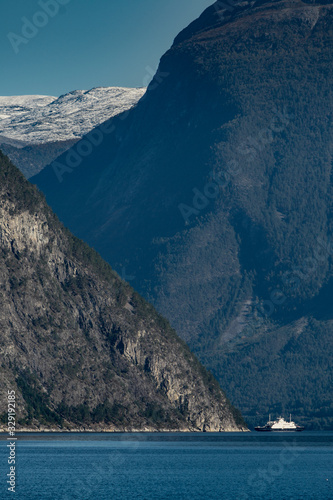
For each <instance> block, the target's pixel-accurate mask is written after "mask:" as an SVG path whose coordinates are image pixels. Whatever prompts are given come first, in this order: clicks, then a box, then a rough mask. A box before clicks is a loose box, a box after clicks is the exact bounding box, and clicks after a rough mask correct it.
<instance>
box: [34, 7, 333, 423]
mask: <svg viewBox="0 0 333 500" xmlns="http://www.w3.org/2000/svg"><path fill="white" fill-rule="evenodd" d="M237 5H238V4H237ZM229 6H230V5H229ZM220 7H221V3H219V2H217V3H216V4H215V5H214V6H212V7H211V8H209V9H208V10H206V11H205V13H204V14H203V16H201V18H199V20H197V21H195V24H192V25H191V26H190V28H188V29H186V30H185V31H183V32H182V33H183V34H182V35H181V36H180V37H178V38H177V37H176V39H175V43H174V45H173V46H172V47H171V49H170V50H169V51H168V52H167V53H166V54H165V55H164V56H163V57H162V58H161V62H160V67H159V70H158V75H157V76H156V78H155V79H154V80H153V82H152V84H151V86H150V87H148V90H147V94H146V96H145V98H144V99H142V100H141V101H140V103H139V104H138V106H137V107H136V108H135V109H134V110H132V111H130V112H129V113H128V114H127V115H126V119H125V118H124V119H123V120H120V118H119V117H118V118H115V119H113V120H111V121H110V122H108V124H107V126H108V127H109V128H110V129H113V132H112V134H111V135H110V138H109V139H106V140H104V142H103V144H101V145H100V146H99V147H97V148H95V149H94V151H92V153H91V154H90V155H89V156H88V157H87V158H86V159H84V160H83V161H82V162H81V164H80V166H78V168H77V169H72V171H71V172H68V174H65V175H64V178H63V182H62V183H61V184H59V183H56V182H55V175H54V171H53V168H52V166H49V167H48V168H47V169H46V170H45V171H44V172H43V173H42V174H41V175H40V176H38V178H35V179H33V182H36V184H37V185H38V186H39V188H40V189H41V190H42V191H44V192H45V193H46V196H47V199H48V201H49V203H50V204H51V205H52V206H53V207H54V209H55V210H56V212H57V213H58V215H59V216H60V218H61V219H62V220H64V221H65V223H66V224H67V225H69V227H70V228H71V230H73V231H74V232H75V233H76V234H77V235H79V236H80V237H82V238H83V239H85V240H87V241H88V242H89V243H90V244H91V245H92V246H94V247H95V248H97V249H98V251H99V252H100V253H101V254H102V255H103V257H104V258H106V259H107V260H108V261H109V262H111V263H112V265H113V266H114V267H115V268H116V269H118V270H120V269H121V268H123V267H126V271H127V272H128V273H129V274H130V275H132V276H133V280H132V281H131V283H132V284H133V286H134V287H135V288H137V289H138V290H139V291H140V292H141V293H142V294H143V295H144V296H145V297H146V298H148V299H149V300H150V301H152V302H153V303H154V305H155V306H156V307H157V309H158V310H159V311H161V312H163V314H164V315H165V316H167V317H168V318H169V320H170V321H171V322H172V324H173V326H175V327H176V328H177V331H178V332H179V333H180V335H181V336H182V338H184V339H185V340H186V341H187V342H188V344H189V345H190V346H191V348H192V349H193V350H194V352H196V353H197V354H198V356H199V357H200V359H201V360H202V361H204V363H205V364H206V366H209V367H210V368H211V369H212V370H213V371H214V374H215V375H216V376H217V377H218V379H219V380H220V381H221V383H222V384H223V386H224V387H227V388H228V391H230V394H231V396H232V400H233V402H234V403H237V405H239V406H240V407H241V409H242V410H243V412H244V414H245V415H246V416H247V418H250V419H252V420H254V419H255V418H256V414H257V413H256V412H258V411H259V412H260V413H263V414H264V413H267V412H268V410H269V408H267V407H269V406H270V405H271V406H272V405H280V406H279V408H280V411H281V412H284V411H287V412H288V413H289V411H291V412H292V413H296V414H299V415H300V418H301V419H303V423H306V424H307V425H311V421H312V422H314V421H315V420H316V419H317V416H318V415H317V412H316V405H317V404H318V401H321V403H322V404H321V406H322V407H323V408H326V409H325V412H324V413H325V414H324V413H323V414H322V415H319V416H318V420H316V425H318V426H319V427H320V426H321V425H322V426H324V427H325V428H327V426H332V425H333V408H332V404H327V400H328V399H329V397H328V394H329V390H330V389H329V379H327V377H325V374H324V373H322V372H321V374H320V376H319V379H318V383H317V384H316V381H315V380H314V379H313V377H312V376H311V375H310V374H311V370H312V368H311V359H310V358H308V357H307V356H305V357H304V352H303V345H306V346H307V348H308V349H310V350H311V352H312V354H313V360H312V363H313V364H315V365H316V363H317V362H318V359H321V358H322V359H323V360H324V362H323V363H324V365H325V366H326V367H327V373H329V374H331V373H332V364H331V362H330V360H329V358H328V356H329V354H328V353H327V352H326V351H325V349H324V348H323V344H322V342H319V341H318V342H315V335H316V331H317V332H322V333H321V335H322V336H323V338H324V337H325V338H327V337H326V335H329V333H327V332H330V331H331V328H332V324H331V313H330V305H329V304H330V302H329V297H330V290H331V286H332V255H331V253H330V252H328V251H326V252H325V251H324V253H323V252H322V250H320V248H328V247H329V241H330V235H331V234H332V183H331V169H332V146H333V145H332V139H331V138H332V133H331V131H332V115H331V111H330V110H331V108H332V86H331V82H332V65H331V53H332V48H333V43H332V39H333V32H332V26H333V18H332V4H324V3H320V2H316V3H304V2H301V1H300V0H297V1H295V2H290V1H279V2H257V3H253V4H252V3H251V4H246V6H245V7H244V8H243V7H242V8H240V7H239V9H237V8H233V7H234V6H233V5H231V6H230V9H227V11H228V14H230V16H228V17H227V16H226V15H224V14H223V12H224V11H223V9H224V10H225V8H226V7H225V6H223V5H222V14H223V16H220V15H219V12H220V11H221V8H220ZM212 23H213V24H212ZM193 26H196V30H197V31H196V32H195V33H193ZM212 26H213V27H212ZM205 28H207V29H206V30H205ZM161 75H164V76H165V77H164V78H161ZM166 75H167V76H166ZM74 151H75V149H74ZM58 162H59V163H63V164H64V165H66V157H65V156H63V157H60V158H59V159H58ZM111 241H112V243H111ZM319 241H321V242H322V244H321V246H320V244H319ZM318 245H319V246H318ZM318 248H319V249H318ZM316 256H317V257H316ZM318 256H319V257H318ZM300 324H303V325H305V326H304V327H302V329H301V331H302V335H298V329H299V325H300ZM278 331H283V332H284V335H283V338H284V339H285V344H284V345H281V344H279V343H278V342H277V341H276V337H275V332H278ZM318 335H319V333H318ZM302 339H303V342H304V344H302ZM266 342H268V349H267V348H266ZM270 342H271V345H270ZM256 343H257V344H258V347H256ZM269 347H271V350H270V349H269ZM256 350H257V352H259V351H260V352H265V357H264V362H265V363H266V367H267V368H266V369H267V370H268V371H269V375H270V378H271V379H272V380H273V379H274V374H275V378H276V380H277V381H278V382H277V384H276V385H275V386H274V385H273V386H270V387H269V388H267V387H266V385H265V378H264V377H263V375H262V374H261V376H260V377H258V372H257V366H256V362H255V357H253V356H250V355H249V352H251V351H256ZM293 355H295V356H296V359H297V363H295V366H297V374H296V373H295V374H294V375H295V380H297V384H296V386H295V384H294V383H293V381H292V380H291V379H289V380H288V370H289V364H288V363H289V361H288V360H289V358H290V357H291V356H293ZM302 356H303V359H304V362H303V363H302ZM277 359H279V362H276V360H277ZM249 360H250V361H249ZM264 371H265V370H263V373H264ZM253 373H257V377H256V378H254V377H253V376H252V375H251V374H253ZM278 374H282V375H281V376H278ZM296 375H297V377H296ZM244 380H251V382H252V383H251V384H246V387H247V394H246V396H245V395H244V394H243V393H242V394H241V393H240V392H239V390H238V388H239V387H242V385H243V383H244ZM256 384H257V386H258V387H256ZM305 387H306V389H305ZM295 390H296V391H297V392H298V397H297V398H296V397H295ZM259 393H260V394H261V396H260V397H259ZM263 394H264V395H265V398H263V396H262V395H263ZM233 397H235V399H233ZM245 400H246V401H245ZM297 401H300V403H297ZM296 403H297V405H299V406H297V405H296ZM295 405H296V406H295ZM315 415H317V416H316V417H315ZM311 419H312V420H311Z"/></svg>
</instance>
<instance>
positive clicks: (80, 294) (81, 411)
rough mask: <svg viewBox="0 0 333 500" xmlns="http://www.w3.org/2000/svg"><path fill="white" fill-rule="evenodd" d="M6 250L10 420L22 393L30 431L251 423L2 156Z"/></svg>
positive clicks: (5, 360)
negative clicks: (12, 392)
mask: <svg viewBox="0 0 333 500" xmlns="http://www.w3.org/2000/svg"><path fill="white" fill-rule="evenodd" d="M0 256H1V258H0V332H1V334H0V353H1V367H0V380H1V388H0V413H1V414H2V415H3V417H2V418H3V422H5V421H6V403H7V390H15V391H16V394H17V413H18V420H19V424H20V426H21V427H28V428H40V427H42V428H50V427H51V428H81V429H82V428H94V429H97V428H99V429H109V430H184V431H190V430H191V431H193V430H201V431H203V430H204V431H223V430H238V429H240V428H242V427H244V423H243V422H242V420H241V418H240V417H239V416H238V414H237V412H236V411H235V410H234V409H233V408H232V407H231V406H230V404H229V403H228V401H227V399H226V397H225V395H224V393H223V392H222V391H221V389H220V388H219V386H218V384H217V382H216V381H215V380H214V379H213V377H212V376H211V375H210V374H209V373H208V372H207V371H206V370H205V369H204V368H203V367H202V366H201V365H200V363H199V362H198V360H197V359H196V358H195V357H194V356H193V355H192V354H191V353H190V351H189V350H188V348H187V346H186V345H185V344H184V343H183V342H182V341H181V340H180V339H179V338H178V337H177V336H176V334H175V332H174V331H173V330H172V329H171V328H170V326H169V325H168V323H167V321H166V320H164V319H163V318H162V317H161V316H159V315H158V314H157V313H156V312H155V310H154V309H153V307H152V306H150V305H149V304H147V303H146V302H145V301H144V300H143V299H142V298H141V297H140V296H139V295H137V294H136V293H135V292H134V290H133V289H132V288H130V287H129V286H128V285H127V284H126V283H124V282H122V281H121V280H120V279H119V277H118V276H117V275H116V274H115V273H114V272H113V271H112V270H111V268H110V267H109V266H108V265H107V264H106V263H105V262H104V261H102V259H101V258H100V257H99V256H98V255H97V254H96V253H95V252H94V251H93V250H91V249H90V248H89V247H88V246H86V245H85V244H83V243H82V242H80V241H79V240H77V239H76V238H74V237H73V236H71V234H70V233H69V232H68V231H67V230H65V229H64V228H63V227H62V225H61V224H60V223H59V221H58V220H57V218H56V217H55V216H54V215H53V213H52V212H51V210H50V209H49V208H48V207H47V205H46V203H45V201H44V199H43V198H42V196H41V195H40V194H39V193H38V192H37V190H36V189H35V188H34V187H32V186H31V185H29V184H28V182H27V181H25V180H24V178H23V176H22V174H20V173H19V171H18V170H17V169H16V168H15V167H14V166H13V165H11V164H10V162H9V160H8V159H7V158H6V157H4V156H3V155H2V154H1V153H0ZM236 419H238V420H237V422H236Z"/></svg>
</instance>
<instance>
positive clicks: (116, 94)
mask: <svg viewBox="0 0 333 500" xmlns="http://www.w3.org/2000/svg"><path fill="white" fill-rule="evenodd" d="M145 92H146V89H145V88H137V89H131V88H124V87H97V88H93V89H91V90H74V91H73V92H70V93H68V94H65V95H62V96H60V97H58V98H57V97H54V96H42V95H31V96H8V97H7V96H0V119H1V121H0V135H1V136H4V137H5V138H7V139H12V140H18V141H23V142H24V143H26V144H41V143H46V142H55V141H66V140H69V139H80V138H81V137H82V136H83V135H85V134H86V133H88V132H89V131H90V130H92V129H93V128H95V127H97V126H98V125H100V124H101V123H103V122H104V121H105V120H108V119H109V118H111V117H112V116H115V115H117V114H119V113H122V112H124V111H127V110H128V109H130V108H131V107H133V106H135V104H136V103H137V102H138V101H139V100H140V99H141V97H142V96H143V95H144V93H145Z"/></svg>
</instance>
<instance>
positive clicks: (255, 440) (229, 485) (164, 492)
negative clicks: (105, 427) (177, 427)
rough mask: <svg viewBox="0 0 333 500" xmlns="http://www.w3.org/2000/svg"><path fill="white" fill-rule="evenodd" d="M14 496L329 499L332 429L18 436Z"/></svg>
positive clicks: (5, 494) (1, 465)
mask: <svg viewBox="0 0 333 500" xmlns="http://www.w3.org/2000/svg"><path fill="white" fill-rule="evenodd" d="M17 438H18V440H17V445H16V459H17V461H16V472H17V474H16V492H15V493H11V492H9V491H7V487H8V485H7V484H6V480H7V478H6V474H7V473H8V472H9V465H8V463H7V456H8V448H7V446H6V445H7V444H8V441H7V436H6V435H2V436H1V438H0V447H1V455H0V473H1V478H2V484H1V485H0V498H1V499H7V498H15V499H17V500H57V499H61V500H72V499H73V500H75V499H78V500H93V499H98V500H110V499H116V500H127V499H128V500H132V499H133V500H136V499H138V500H139V499H140V500H173V499H177V500H178V499H179V500H199V499H204V500H206V499H207V500H229V499H230V500H247V499H256V500H333V460H332V458H333V433H332V432H307V431H304V432H303V433H279V434H271V433H269V434H265V433H264V434H262V433H260V434H259V433H221V434H215V433H214V434H177V433H172V434H18V435H17Z"/></svg>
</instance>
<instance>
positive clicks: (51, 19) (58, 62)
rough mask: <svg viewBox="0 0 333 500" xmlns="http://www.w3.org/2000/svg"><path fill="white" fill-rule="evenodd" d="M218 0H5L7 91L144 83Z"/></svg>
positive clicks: (0, 27)
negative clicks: (185, 31)
mask: <svg viewBox="0 0 333 500" xmlns="http://www.w3.org/2000/svg"><path fill="white" fill-rule="evenodd" d="M48 2H49V3H48ZM213 3H214V2H213V0H166V1H163V0H1V18H0V37H1V43H0V60H1V66H2V75H1V76H2V78H1V79H0V95H21V94H45V95H55V96H57V95H61V94H64V93H66V92H69V91H71V90H74V89H90V88H92V87H97V86H125V87H142V86H144V85H146V84H147V82H148V80H149V78H150V72H151V70H152V69H154V70H155V69H156V66H157V64H158V62H159V59H160V57H161V56H162V55H163V53H164V52H165V51H166V50H167V49H168V48H169V47H170V46H171V44H172V41H173V39H174V38H175V36H176V35H177V34H178V33H179V31H180V30H181V29H183V28H184V27H185V26H187V25H188V24H189V23H190V22H191V21H192V20H194V19H195V18H196V17H198V16H199V15H200V14H201V12H202V11H203V10H204V9H205V8H206V7H208V6H209V5H211V4H213ZM41 4H43V5H44V9H43V8H42V6H41ZM60 4H62V5H61V6H60ZM57 11H58V12H57ZM51 14H52V15H51ZM29 23H31V24H29Z"/></svg>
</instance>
